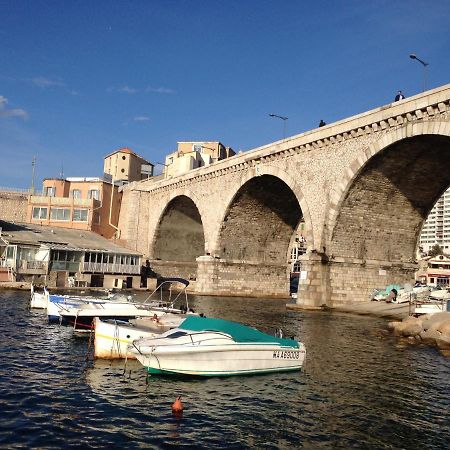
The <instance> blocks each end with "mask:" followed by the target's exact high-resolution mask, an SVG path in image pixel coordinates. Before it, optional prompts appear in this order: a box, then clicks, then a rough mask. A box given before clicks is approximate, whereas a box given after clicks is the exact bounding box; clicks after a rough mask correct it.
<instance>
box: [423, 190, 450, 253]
mask: <svg viewBox="0 0 450 450" xmlns="http://www.w3.org/2000/svg"><path fill="white" fill-rule="evenodd" d="M436 244H438V245H439V246H440V247H441V248H442V250H443V251H444V252H445V253H450V188H448V189H447V190H446V191H445V192H444V194H443V195H442V196H441V197H440V198H439V200H438V201H437V202H436V204H435V205H434V207H433V209H432V210H431V212H430V214H429V215H428V217H427V220H426V221H425V223H424V225H423V228H422V232H421V234H420V240H419V246H420V247H421V249H422V252H424V253H428V252H429V251H430V249H431V248H432V247H433V246H434V245H436Z"/></svg>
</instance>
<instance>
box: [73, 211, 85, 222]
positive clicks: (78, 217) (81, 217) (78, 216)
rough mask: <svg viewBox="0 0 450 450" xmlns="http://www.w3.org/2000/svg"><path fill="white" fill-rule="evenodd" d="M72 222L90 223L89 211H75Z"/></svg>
mask: <svg viewBox="0 0 450 450" xmlns="http://www.w3.org/2000/svg"><path fill="white" fill-rule="evenodd" d="M72 220H73V221H74V222H87V221H88V210H87V209H74V210H73V219H72Z"/></svg>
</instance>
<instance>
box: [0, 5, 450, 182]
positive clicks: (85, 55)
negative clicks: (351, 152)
mask: <svg viewBox="0 0 450 450" xmlns="http://www.w3.org/2000/svg"><path fill="white" fill-rule="evenodd" d="M0 17H1V20H0V42H1V44H0V61H1V65H0V152H1V153H0V155H1V162H2V164H1V165H0V177H1V180H0V186H3V187H5V186H6V187H18V188H28V187H29V186H30V184H31V173H32V169H31V161H32V158H33V156H36V159H37V161H36V174H35V180H36V181H35V183H36V185H37V186H40V185H41V182H42V179H43V178H46V177H57V176H59V175H60V173H61V170H63V174H64V176H100V175H101V174H102V170H103V157H104V156H105V155H107V154H108V153H111V152H112V151H114V150H116V149H118V148H120V147H124V146H128V147H130V148H131V149H133V150H134V151H135V152H137V153H138V154H140V155H142V156H143V157H145V158H146V159H148V160H150V161H152V162H153V163H156V162H162V161H164V156H165V155H166V154H167V153H169V152H171V151H173V150H174V149H175V148H176V142H177V141H191V140H193V141H201V140H212V141H215V140H219V141H221V142H222V143H223V144H225V145H227V146H231V147H232V148H233V149H234V150H236V151H239V150H242V151H246V150H249V149H252V148H255V147H257V146H260V145H264V144H267V143H269V142H272V141H275V140H278V139H281V138H282V134H283V123H282V121H281V120H280V119H276V118H271V117H269V113H274V114H279V115H282V116H287V117H288V118H289V119H288V120H287V122H286V128H287V130H286V131H287V133H286V134H287V135H295V134H298V133H301V132H303V131H307V130H309V129H312V128H315V127H317V125H318V123H319V121H320V119H323V120H325V121H326V122H327V123H331V122H333V121H336V120H340V119H342V118H345V117H348V116H351V115H354V114H359V113H361V112H363V111H366V110H369V109H372V108H376V107H378V106H380V105H383V104H387V103H390V102H391V101H392V100H393V98H394V96H395V93H396V91H397V90H398V89H402V90H403V92H404V93H405V94H406V96H409V95H414V94H417V93H419V92H421V91H422V85H423V68H422V66H421V65H420V64H419V63H418V62H417V61H413V60H411V59H410V58H409V56H408V55H409V54H410V53H416V54H417V56H419V57H420V58H422V59H423V60H425V61H427V62H429V63H430V66H429V70H428V72H429V73H428V88H433V87H437V86H441V85H443V84H446V83H449V82H450V58H449V55H450V31H449V28H448V23H449V18H450V2H449V1H448V0H434V1H426V0H420V1H418V0H410V1H406V0H405V1H397V0H373V1H363V0H359V1H356V0H355V1H353V0H348V1H339V0H335V1H333V0H329V1H326V0H315V1H306V0H305V1H300V0H299V1H283V0H278V1H277V0H258V1H254V0H217V1H216V0H210V1H196V0H190V1H182V0H178V1H175V0H161V1H156V0H155V1H153V0H133V1H125V0H122V1H119V0H95V1H92V0H79V1H74V0H72V1H71V0H65V1H57V0H45V1H42V0H28V1H25V0H0Z"/></svg>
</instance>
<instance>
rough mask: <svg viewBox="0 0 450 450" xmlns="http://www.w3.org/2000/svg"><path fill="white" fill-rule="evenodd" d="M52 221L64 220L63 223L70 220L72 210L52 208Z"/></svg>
mask: <svg viewBox="0 0 450 450" xmlns="http://www.w3.org/2000/svg"><path fill="white" fill-rule="evenodd" d="M50 219H51V220H62V221H68V220H70V209H68V208H52V209H51V210H50Z"/></svg>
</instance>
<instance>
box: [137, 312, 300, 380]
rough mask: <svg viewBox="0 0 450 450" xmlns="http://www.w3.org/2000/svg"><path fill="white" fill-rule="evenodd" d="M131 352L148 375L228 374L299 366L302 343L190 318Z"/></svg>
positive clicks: (227, 323) (139, 343)
mask: <svg viewBox="0 0 450 450" xmlns="http://www.w3.org/2000/svg"><path fill="white" fill-rule="evenodd" d="M130 351H132V352H134V354H135V355H136V358H137V359H138V361H139V362H140V363H141V364H142V365H143V366H144V367H145V368H146V370H147V371H148V373H150V374H158V375H191V376H208V377H210V376H231V375H251V374H262V373H270V372H282V371H292V370H300V369H301V368H302V366H303V362H304V359H305V355H306V349H305V346H304V344H302V343H301V342H298V341H296V340H294V339H283V338H280V337H275V336H271V335H269V334H266V333H263V332H261V331H258V330H256V329H254V328H251V327H247V326H245V325H242V324H239V323H236V322H230V321H227V320H222V319H210V318H205V317H199V316H191V317H188V318H187V319H185V320H184V321H183V322H182V323H181V325H180V326H179V327H178V328H175V329H173V330H169V331H167V332H165V333H163V334H162V335H160V336H158V337H153V338H142V339H138V340H136V341H134V342H133V344H132V346H130Z"/></svg>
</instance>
